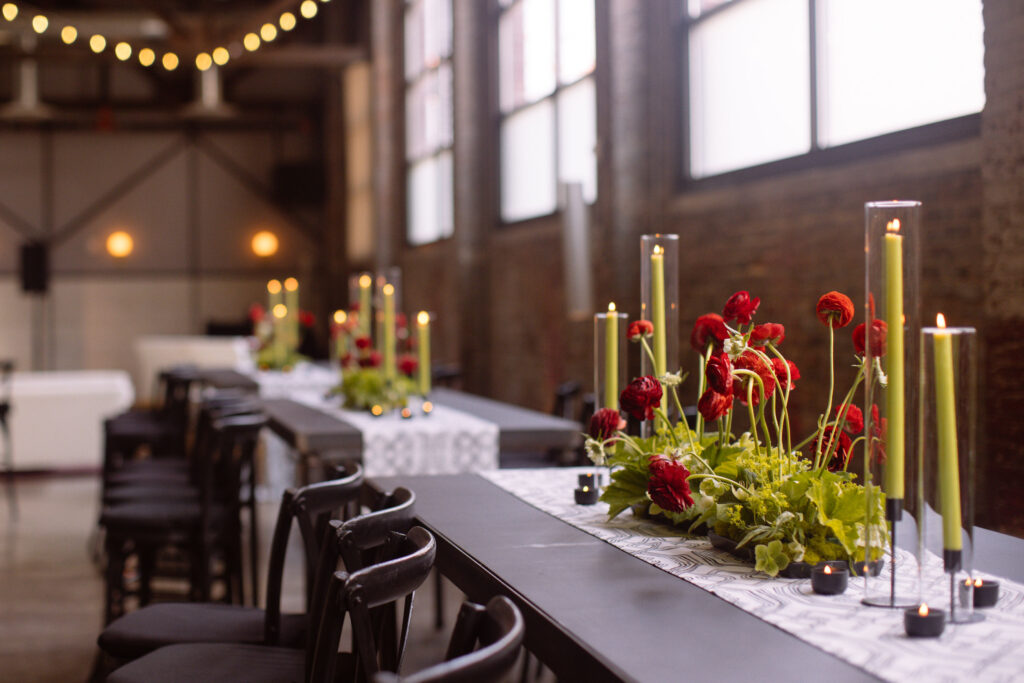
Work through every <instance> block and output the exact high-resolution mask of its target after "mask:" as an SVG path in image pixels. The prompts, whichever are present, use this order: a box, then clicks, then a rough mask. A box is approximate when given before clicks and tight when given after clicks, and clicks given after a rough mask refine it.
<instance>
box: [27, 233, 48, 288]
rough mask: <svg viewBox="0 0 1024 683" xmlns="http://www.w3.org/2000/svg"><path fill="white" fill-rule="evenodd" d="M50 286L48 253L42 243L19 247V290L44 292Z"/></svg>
mask: <svg viewBox="0 0 1024 683" xmlns="http://www.w3.org/2000/svg"><path fill="white" fill-rule="evenodd" d="M49 284H50V251H49V247H48V246H47V245H46V244H45V243H44V242H28V243H27V244H23V245H21V290H22V291H23V292H45V291H46V290H47V287H48V286H49Z"/></svg>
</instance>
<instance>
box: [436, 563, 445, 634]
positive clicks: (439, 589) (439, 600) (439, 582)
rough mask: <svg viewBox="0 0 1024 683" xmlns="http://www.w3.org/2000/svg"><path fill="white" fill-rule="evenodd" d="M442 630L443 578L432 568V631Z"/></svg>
mask: <svg viewBox="0 0 1024 683" xmlns="http://www.w3.org/2000/svg"><path fill="white" fill-rule="evenodd" d="M443 628H444V577H443V576H441V572H440V571H438V569H437V567H434V629H435V630H437V631H440V630H441V629H443Z"/></svg>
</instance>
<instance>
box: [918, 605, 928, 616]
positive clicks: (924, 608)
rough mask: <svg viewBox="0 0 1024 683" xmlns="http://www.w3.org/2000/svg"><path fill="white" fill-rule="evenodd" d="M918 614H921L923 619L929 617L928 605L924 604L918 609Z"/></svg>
mask: <svg viewBox="0 0 1024 683" xmlns="http://www.w3.org/2000/svg"><path fill="white" fill-rule="evenodd" d="M917 613H918V614H920V615H921V616H922V617H926V616H928V603H927V602H922V603H921V606H920V607H918V608H917Z"/></svg>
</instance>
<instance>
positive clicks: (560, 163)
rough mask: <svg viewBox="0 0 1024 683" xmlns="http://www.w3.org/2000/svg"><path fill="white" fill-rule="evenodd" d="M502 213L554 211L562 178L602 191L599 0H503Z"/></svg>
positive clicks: (590, 194) (587, 193) (589, 197)
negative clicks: (598, 150)
mask: <svg viewBox="0 0 1024 683" xmlns="http://www.w3.org/2000/svg"><path fill="white" fill-rule="evenodd" d="M500 4H501V15H500V18H499V25H498V52H499V54H498V63H499V105H500V109H501V150H500V151H501V218H502V220H503V221H506V222H511V221H519V220H524V219H527V218H533V217H535V216H543V215H545V214H549V213H553V212H554V211H555V209H556V207H557V204H558V183H559V182H578V183H581V184H582V186H583V197H584V199H585V200H586V201H588V202H592V201H594V198H595V197H596V196H597V163H596V154H595V147H596V144H597V119H596V98H595V93H594V76H593V74H594V59H595V57H594V55H595V47H594V43H595V31H594V0H501V3H500Z"/></svg>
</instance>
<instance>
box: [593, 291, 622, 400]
mask: <svg viewBox="0 0 1024 683" xmlns="http://www.w3.org/2000/svg"><path fill="white" fill-rule="evenodd" d="M628 321H629V315H628V314H626V313H623V312H622V311H618V310H615V304H613V303H612V304H608V312H607V313H595V314H594V409H595V410H600V409H601V408H612V409H613V410H618V409H619V392H621V391H622V390H623V389H625V388H626V367H627V365H628V363H627V361H628V359H629V358H628V356H627V355H626V325H627V323H628Z"/></svg>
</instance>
